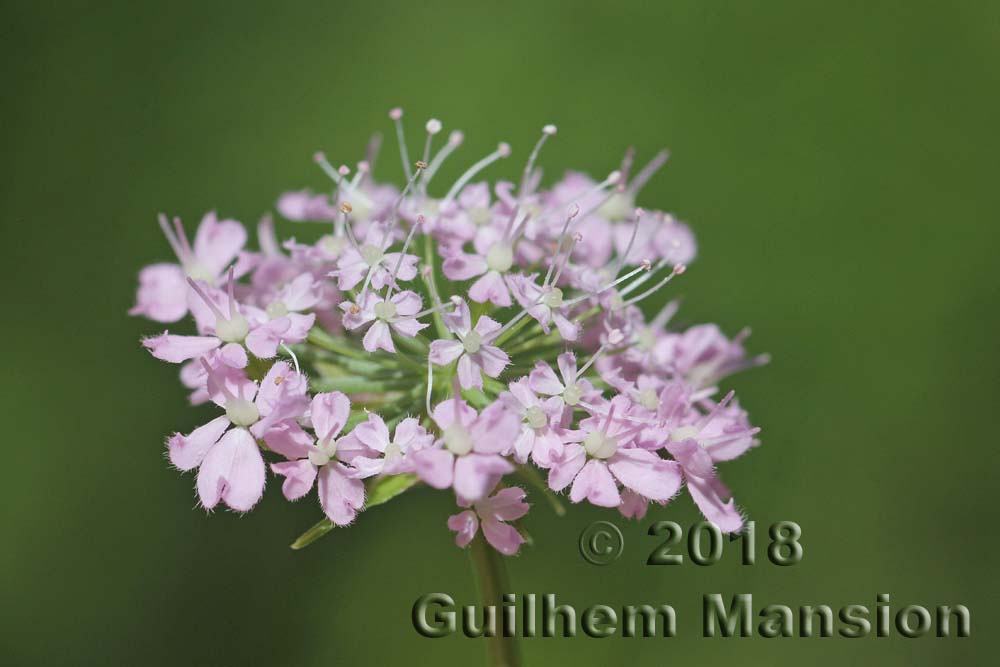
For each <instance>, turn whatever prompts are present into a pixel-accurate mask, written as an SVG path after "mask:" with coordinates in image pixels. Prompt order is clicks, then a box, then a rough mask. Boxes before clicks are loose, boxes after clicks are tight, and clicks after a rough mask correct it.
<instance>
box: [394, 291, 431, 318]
mask: <svg viewBox="0 0 1000 667" xmlns="http://www.w3.org/2000/svg"><path fill="white" fill-rule="evenodd" d="M389 300H390V301H391V302H392V303H393V305H395V306H396V314H397V315H399V316H400V317H409V316H410V315H416V314H417V313H419V312H420V308H421V307H422V306H423V300H422V299H421V298H420V295H419V294H417V293H416V292H412V291H410V290H406V291H405V292H400V293H398V294H396V295H395V296H393V297H392V298H391V299H389Z"/></svg>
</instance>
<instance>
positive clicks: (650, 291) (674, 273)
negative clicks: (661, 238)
mask: <svg viewBox="0 0 1000 667" xmlns="http://www.w3.org/2000/svg"><path fill="white" fill-rule="evenodd" d="M686 270H687V267H686V266H685V265H683V264H675V265H674V268H673V270H672V271H671V272H670V274H669V275H668V276H667V277H666V278H664V279H663V280H661V281H660V282H658V283H656V284H655V285H654V286H652V287H650V288H649V289H648V290H646V291H645V292H643V293H642V294H640V295H639V296H637V297H633V298H631V299H629V300H628V301H626V302H625V303H624V304H622V307H623V308H624V307H627V306H633V305H635V304H636V303H638V302H640V301H642V300H643V299H645V298H646V297H647V296H649V295H650V294H653V293H654V292H656V291H657V290H658V289H660V288H661V287H663V286H664V285H666V284H667V283H669V282H670V281H671V280H673V279H674V276H679V275H681V274H682V273H684V272H685V271H686Z"/></svg>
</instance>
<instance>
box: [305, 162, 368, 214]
mask: <svg viewBox="0 0 1000 667" xmlns="http://www.w3.org/2000/svg"><path fill="white" fill-rule="evenodd" d="M313 160H314V161H315V162H316V164H318V165H319V167H320V169H322V170H323V173H325V174H326V175H327V176H328V177H329V178H330V180H332V181H333V182H334V183H336V184H337V187H339V188H340V189H342V190H343V191H344V193H345V194H346V195H347V196H348V197H351V198H352V199H354V200H356V201H357V202H358V203H360V204H361V205H362V206H364V207H365V208H373V207H374V206H375V203H374V202H373V201H372V200H371V199H369V198H368V197H367V196H366V195H365V193H363V192H361V191H360V190H358V189H357V188H355V187H354V186H353V185H352V184H351V182H350V181H348V180H345V179H344V175H343V174H342V173H341V172H340V171H339V170H338V169H334V168H333V165H332V164H330V161H329V160H327V159H326V155H324V154H323V153H322V152H317V153H316V154H315V155H313ZM343 168H344V169H346V167H343ZM348 173H350V172H349V171H348Z"/></svg>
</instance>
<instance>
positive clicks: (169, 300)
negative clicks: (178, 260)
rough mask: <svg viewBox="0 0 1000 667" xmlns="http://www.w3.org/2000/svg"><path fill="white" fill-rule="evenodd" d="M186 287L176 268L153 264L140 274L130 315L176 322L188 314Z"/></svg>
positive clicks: (181, 275)
mask: <svg viewBox="0 0 1000 667" xmlns="http://www.w3.org/2000/svg"><path fill="white" fill-rule="evenodd" d="M187 291H188V284H187V282H186V281H185V279H184V271H183V270H182V269H181V267H180V266H178V265H177V264H153V265H151V266H147V267H146V268H144V269H143V270H142V271H140V272H139V289H138V291H137V292H136V295H135V306H133V307H132V309H131V310H130V311H128V313H129V315H145V316H146V317H148V318H149V319H151V320H154V321H156V322H176V321H177V320H179V319H181V318H182V317H184V315H186V314H187V310H188V307H187Z"/></svg>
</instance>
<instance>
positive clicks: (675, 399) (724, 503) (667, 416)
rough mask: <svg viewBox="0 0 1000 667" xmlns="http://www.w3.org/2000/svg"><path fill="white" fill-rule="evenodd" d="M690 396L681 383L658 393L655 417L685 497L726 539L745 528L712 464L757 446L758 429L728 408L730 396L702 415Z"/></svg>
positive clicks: (730, 407)
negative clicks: (678, 471) (688, 496)
mask: <svg viewBox="0 0 1000 667" xmlns="http://www.w3.org/2000/svg"><path fill="white" fill-rule="evenodd" d="M691 396H692V394H691V392H690V390H689V389H687V388H686V387H685V386H684V385H683V384H681V383H679V382H675V383H672V384H671V385H669V386H667V387H666V388H665V389H664V390H663V392H662V393H661V406H660V409H659V414H660V416H661V417H662V418H663V423H664V426H665V428H664V429H662V430H663V431H665V432H666V434H667V440H666V444H665V448H666V450H667V451H668V452H670V455H671V456H673V457H674V458H675V459H676V460H677V462H678V463H679V464H680V466H681V467H682V469H683V471H684V479H685V480H686V481H687V489H688V493H690V494H691V498H692V500H694V502H695V504H696V505H697V506H698V509H700V510H701V513H702V514H703V515H704V516H705V518H706V519H708V520H709V521H711V522H712V523H714V524H715V525H716V526H718V527H719V530H721V531H722V532H724V533H732V532H736V531H738V530H740V529H741V528H742V527H743V517H742V515H741V514H740V512H739V510H737V509H736V505H735V502H734V500H733V499H732V494H731V493H730V492H729V489H728V488H727V487H726V485H725V484H723V483H722V481H721V480H719V478H718V475H717V474H716V471H715V463H716V462H720V461H729V460H731V459H734V458H736V457H738V456H740V455H741V454H743V453H744V452H745V451H746V450H748V449H749V448H750V447H753V446H754V445H756V444H757V441H756V440H755V439H754V436H755V435H756V434H757V433H758V432H759V431H760V429H757V428H753V427H751V426H750V424H749V422H748V421H747V417H746V412H744V411H743V410H741V409H740V408H739V407H738V406H736V405H730V401H731V400H732V393H730V394H729V395H727V396H726V398H724V399H723V400H722V401H720V402H719V403H716V404H712V407H711V409H710V410H709V412H708V414H702V413H701V412H699V411H697V410H696V409H695V408H694V407H693V406H692V404H691Z"/></svg>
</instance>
